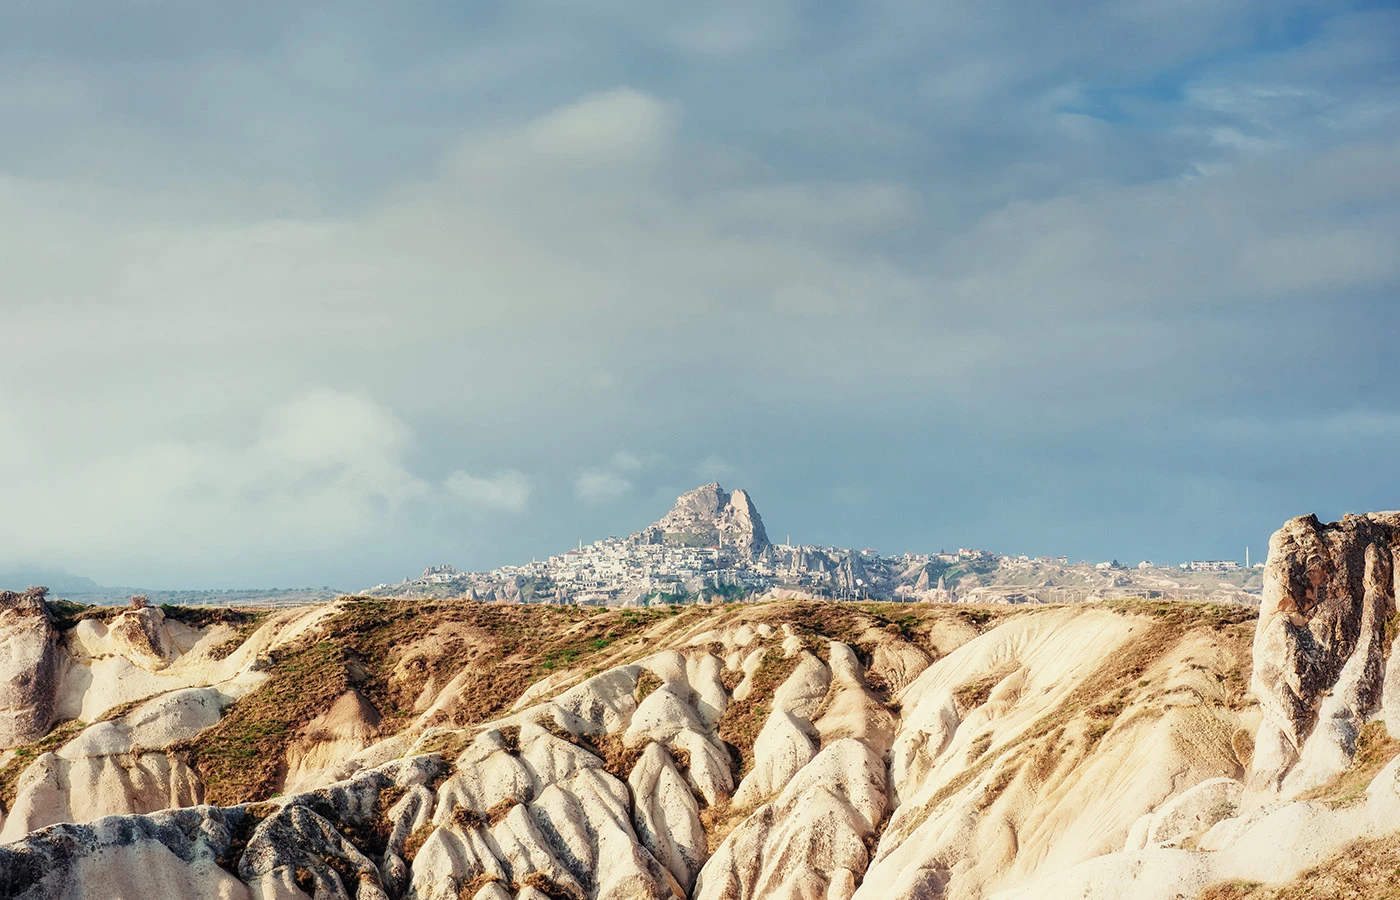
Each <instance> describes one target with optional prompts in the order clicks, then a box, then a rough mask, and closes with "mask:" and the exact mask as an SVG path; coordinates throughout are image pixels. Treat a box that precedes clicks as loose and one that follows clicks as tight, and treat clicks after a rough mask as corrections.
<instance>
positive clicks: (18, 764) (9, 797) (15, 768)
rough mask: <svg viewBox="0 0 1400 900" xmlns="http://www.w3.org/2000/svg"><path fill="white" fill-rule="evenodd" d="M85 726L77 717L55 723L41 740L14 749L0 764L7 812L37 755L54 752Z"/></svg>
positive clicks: (0, 801) (1, 802) (0, 793)
mask: <svg viewBox="0 0 1400 900" xmlns="http://www.w3.org/2000/svg"><path fill="white" fill-rule="evenodd" d="M84 727H86V725H85V723H83V722H79V721H78V720H76V719H73V720H71V721H68V722H63V723H61V724H59V725H55V726H54V727H53V728H52V729H50V730H49V733H48V734H46V735H44V736H43V737H41V738H40V739H39V740H37V741H34V742H32V743H29V744H25V745H23V746H21V747H16V748H15V749H14V752H13V753H11V754H10V758H9V760H8V761H6V763H5V765H3V766H0V806H3V808H4V810H5V812H9V811H10V807H11V806H13V805H14V802H15V791H16V788H17V787H18V785H19V777H20V775H22V774H24V770H25V769H26V768H27V767H28V766H29V764H30V763H32V762H33V761H34V760H35V759H36V758H37V757H39V756H42V755H43V754H45V753H52V752H53V751H55V750H57V749H58V748H59V747H62V746H63V745H64V744H66V743H68V742H69V741H71V740H72V739H73V738H75V737H77V736H78V733H79V732H81V731H82V730H83V728H84Z"/></svg>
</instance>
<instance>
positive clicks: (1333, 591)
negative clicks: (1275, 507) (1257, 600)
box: [1251, 512, 1400, 795]
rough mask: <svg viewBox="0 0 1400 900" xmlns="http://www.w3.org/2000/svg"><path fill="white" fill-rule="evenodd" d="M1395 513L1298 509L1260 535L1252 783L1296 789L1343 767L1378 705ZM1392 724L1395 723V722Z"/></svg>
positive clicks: (1398, 521)
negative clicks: (1264, 545)
mask: <svg viewBox="0 0 1400 900" xmlns="http://www.w3.org/2000/svg"><path fill="white" fill-rule="evenodd" d="M1397 549H1400V513H1394V512H1385V513H1370V514H1367V515H1362V516H1357V515H1349V516H1346V517H1344V518H1343V519H1342V520H1341V521H1340V522H1333V523H1330V524H1323V523H1322V522H1320V521H1318V518H1317V517H1316V516H1301V517H1299V518H1296V519H1291V520H1289V521H1288V522H1287V523H1285V524H1284V526H1283V527H1282V528H1280V529H1279V530H1278V531H1277V532H1275V534H1274V536H1273V538H1272V539H1271V540H1270V541H1269V559H1268V562H1267V563H1266V564H1265V568H1264V596H1263V600H1262V603H1261V605H1260V610H1259V625H1258V629H1257V631H1256V632H1255V638H1254V673H1253V690H1254V693H1255V695H1256V696H1257V697H1258V698H1259V706H1260V710H1261V712H1262V713H1263V714H1264V721H1263V722H1262V723H1261V724H1260V727H1259V733H1258V735H1257V737H1256V741H1255V743H1256V750H1255V757H1254V766H1253V777H1252V785H1251V786H1252V787H1253V788H1254V789H1255V790H1263V791H1270V792H1277V791H1281V792H1283V793H1284V794H1286V795H1293V794H1297V793H1299V792H1301V791H1304V790H1307V789H1308V788H1310V787H1314V786H1316V785H1317V784H1319V783H1321V782H1323V781H1325V780H1326V779H1327V778H1329V777H1331V776H1332V775H1333V774H1335V773H1336V772H1337V771H1340V770H1341V769H1343V768H1345V767H1346V766H1347V765H1348V764H1349V762H1350V760H1351V756H1352V754H1353V753H1354V752H1355V749H1356V739H1357V736H1358V734H1359V732H1360V730H1361V726H1362V725H1363V724H1364V723H1365V721H1366V720H1367V718H1369V717H1370V716H1371V715H1372V714H1374V713H1375V711H1376V710H1377V709H1378V708H1380V706H1381V700H1382V688H1383V686H1385V687H1387V688H1388V689H1392V690H1397V691H1400V684H1397V685H1395V686H1394V688H1390V686H1387V685H1383V682H1384V681H1385V680H1386V671H1385V656H1386V654H1385V622H1386V619H1387V618H1389V617H1390V616H1391V615H1393V614H1394V612H1395V609H1396V606H1395V598H1396V583H1395V573H1396V571H1397V569H1396V567H1395V565H1394V562H1393V557H1394V555H1395V553H1396V551H1397ZM1397 724H1400V723H1397Z"/></svg>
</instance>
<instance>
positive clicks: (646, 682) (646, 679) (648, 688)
mask: <svg viewBox="0 0 1400 900" xmlns="http://www.w3.org/2000/svg"><path fill="white" fill-rule="evenodd" d="M659 687H661V679H660V678H657V677H656V675H655V674H654V673H653V672H652V671H651V670H650V669H643V670H642V671H641V673H640V674H638V675H637V689H636V690H635V691H633V692H632V699H633V700H635V701H637V703H638V705H640V704H641V702H642V701H643V700H645V699H646V698H647V697H650V696H651V694H652V693H653V692H654V691H655V690H656V689H657V688H659Z"/></svg>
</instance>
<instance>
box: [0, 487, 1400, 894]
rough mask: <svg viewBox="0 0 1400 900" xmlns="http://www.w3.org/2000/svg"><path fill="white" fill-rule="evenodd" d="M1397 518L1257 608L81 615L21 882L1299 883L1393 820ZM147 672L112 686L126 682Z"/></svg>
mask: <svg viewBox="0 0 1400 900" xmlns="http://www.w3.org/2000/svg"><path fill="white" fill-rule="evenodd" d="M716 487H717V486H716ZM738 495H739V492H736V493H735V495H734V496H728V495H725V496H724V498H723V500H721V498H720V496H719V492H715V493H714V494H712V496H711V497H710V498H708V499H707V498H705V497H700V498H695V499H696V503H695V504H694V507H693V508H692V509H691V512H693V513H694V516H693V517H689V518H687V517H685V516H677V518H676V519H675V520H673V524H679V525H681V526H684V527H693V526H694V525H695V523H696V522H702V523H703V522H707V521H708V522H714V521H715V520H716V518H719V517H721V515H722V513H723V510H725V509H726V508H728V507H734V506H736V504H735V497H737V496H738ZM711 501H713V502H711ZM738 505H739V506H742V504H738ZM750 521H753V522H757V521H758V520H757V518H756V514H755V515H754V516H753V517H752V518H751V519H750ZM1393 525H1394V523H1393V522H1392V520H1391V518H1390V517H1388V516H1371V517H1360V518H1358V519H1356V520H1355V521H1352V520H1348V521H1345V522H1343V523H1340V524H1338V525H1334V526H1323V525H1321V524H1320V523H1317V522H1316V520H1311V519H1300V520H1294V521H1292V522H1290V523H1288V524H1287V525H1286V526H1285V528H1284V529H1283V530H1281V531H1280V533H1279V535H1277V536H1276V537H1275V540H1274V544H1273V547H1272V550H1271V556H1270V561H1269V564H1268V565H1269V570H1268V571H1269V584H1270V588H1269V591H1270V593H1269V595H1268V597H1269V599H1268V601H1267V602H1266V604H1265V607H1264V609H1263V613H1262V615H1261V616H1260V618H1259V620H1258V622H1257V623H1256V622H1255V620H1254V616H1255V612H1254V610H1252V609H1250V608H1244V607H1229V606H1212V605H1205V604H1201V605H1193V604H1174V603H1151V604H1147V603H1143V604H1126V603H1125V604H1113V605H1083V606H1066V607H1029V608H1021V609H1015V608H1009V607H1001V608H998V609H990V608H968V607H961V606H954V605H936V604H863V603H845V604H842V603H807V602H802V603H794V602H780V603H769V604H755V605H736V606H720V607H703V606H697V607H689V608H686V609H685V610H684V611H681V610H674V611H672V610H664V611H663V610H650V609H642V610H604V611H589V610H581V609H569V608H545V607H524V608H522V607H517V606H497V605H487V604H477V603H439V604H431V603H400V602H391V601H364V600H345V601H341V602H339V603H337V604H334V605H330V606H326V607H321V608H310V609H300V610H291V611H284V612H280V613H277V614H275V615H273V616H270V617H269V618H268V619H266V620H265V621H264V622H263V623H262V624H261V626H260V627H259V628H258V629H257V630H256V631H254V632H252V633H251V634H247V633H245V634H242V635H234V634H232V633H231V630H230V629H228V628H226V627H224V626H222V625H207V624H200V625H199V627H193V626H190V627H189V629H188V630H187V631H180V629H179V628H177V627H176V626H177V625H179V623H178V622H174V621H171V620H169V619H162V620H161V621H160V622H146V621H145V619H143V620H142V621H141V622H136V621H134V620H133V621H132V622H130V623H128V624H125V625H120V627H118V625H119V624H120V623H117V622H113V623H111V625H103V623H98V622H94V621H91V620H88V621H85V622H81V623H79V624H78V625H77V626H76V627H72V628H69V629H68V630H67V631H66V632H64V633H63V634H62V635H61V636H60V637H59V639H57V644H56V645H57V646H58V648H59V649H58V651H57V652H58V653H59V654H60V656H62V654H68V657H67V658H66V661H65V660H63V659H61V660H60V668H64V667H66V668H64V671H65V672H66V673H67V674H65V675H64V676H63V677H62V679H61V684H60V687H59V688H58V691H57V699H56V700H55V706H54V708H55V709H57V710H59V712H58V713H56V715H58V716H59V717H60V718H63V717H64V713H63V712H62V711H63V710H79V711H81V721H75V722H69V723H66V724H63V725H60V726H58V729H57V730H55V732H54V733H53V735H50V737H48V738H45V739H43V741H42V742H41V743H40V744H39V745H31V748H32V749H30V750H29V751H27V752H28V753H29V755H28V756H25V757H20V756H18V755H16V754H8V755H7V757H6V758H5V759H8V762H0V799H3V800H4V803H5V806H6V816H7V818H6V820H5V822H4V833H3V835H0V837H3V839H5V840H11V841H13V842H12V843H9V844H5V845H3V846H0V885H4V893H5V896H15V897H24V898H31V900H39V898H43V900H48V898H58V897H66V898H71V897H78V898H81V897H94V898H96V897H109V896H131V897H137V896H150V897H156V896H182V897H204V896H208V897H223V898H249V900H252V898H261V900H267V898H274V897H275V898H286V900H295V898H316V900H324V898H340V897H344V898H350V897H355V898H363V900H370V898H373V900H404V898H414V900H430V898H431V900H438V898H442V900H457V898H462V897H467V898H475V900H502V898H507V900H509V898H515V900H540V898H546V900H548V898H561V897H567V898H574V900H593V898H618V900H622V898H629V900H630V898H658V900H682V898H705V900H740V898H765V900H766V898H814V900H815V898H822V900H833V898H839V900H852V898H857V900H901V898H907V900H915V898H919V900H923V898H935V900H937V898H946V900H974V898H984V897H996V898H999V900H1011V898H1023V900H1032V898H1034V900H1058V898H1065V900H1069V898H1075V900H1079V898H1085V897H1091V898H1092V897H1102V898H1105V900H1108V898H1112V900H1148V898H1151V900H1156V898H1162V900H1176V898H1179V897H1196V896H1197V895H1198V894H1200V893H1201V892H1202V891H1203V890H1206V889H1207V886H1208V885H1209V884H1210V883H1211V882H1214V881H1217V880H1221V879H1252V880H1257V881H1267V880H1287V879H1290V878H1292V877H1293V876H1294V875H1296V874H1297V873H1298V872H1300V871H1302V870H1303V869H1305V868H1307V867H1309V866H1315V865H1319V864H1321V865H1327V864H1328V863H1327V860H1328V859H1329V857H1330V856H1331V855H1332V854H1334V853H1337V852H1339V851H1340V850H1341V848H1343V847H1345V846H1348V842H1349V841H1351V840H1353V839H1355V838H1357V837H1360V836H1370V837H1373V838H1378V837H1383V836H1385V835H1387V834H1391V833H1400V761H1395V760H1394V759H1393V757H1394V754H1395V751H1396V749H1397V748H1400V742H1393V741H1391V740H1389V739H1388V738H1387V737H1386V735H1385V732H1384V729H1383V728H1381V726H1380V718H1381V717H1383V716H1384V715H1385V711H1386V707H1387V706H1389V705H1390V704H1389V703H1387V702H1386V701H1388V700H1389V699H1390V698H1389V696H1388V695H1387V694H1386V691H1385V689H1384V687H1383V685H1384V684H1385V683H1386V666H1388V665H1389V659H1390V658H1391V657H1388V656H1387V654H1386V652H1385V648H1384V647H1383V646H1382V641H1381V637H1383V636H1384V634H1385V622H1386V621H1387V620H1388V619H1390V618H1391V617H1392V615H1393V614H1394V600H1393V587H1392V588H1389V589H1388V590H1390V591H1391V593H1387V588H1386V587H1385V585H1387V584H1391V585H1393V578H1392V579H1391V580H1390V581H1387V578H1388V577H1390V575H1391V572H1392V570H1393V567H1392V568H1386V566H1387V565H1388V560H1389V556H1388V554H1389V552H1390V549H1389V548H1390V547H1391V544H1390V535H1391V534H1392V532H1391V531H1390V529H1391V528H1392V527H1393ZM716 527H717V526H716ZM758 528H759V529H761V524H759V526H758ZM757 530H758V529H755V531H757ZM124 615H128V616H129V615H131V613H130V612H129V613H126V614H124ZM98 626H101V628H100V629H99V627H98ZM138 626H139V627H140V630H141V632H142V633H143V634H145V635H146V636H147V637H149V638H150V640H139V639H137V638H136V637H134V631H133V629H137V628H138ZM147 626H150V627H149V628H147ZM220 629H223V630H220ZM152 647H165V648H167V651H168V652H167V651H160V652H154V653H153V652H149V651H150V648H152ZM104 667H105V668H104ZM118 669H119V670H120V671H121V672H122V673H124V676H125V677H123V678H121V679H119V683H121V684H122V685H124V687H123V688H122V691H121V693H120V694H115V693H111V690H112V689H111V688H101V687H99V685H102V684H108V683H109V682H108V680H107V679H106V678H101V677H97V676H98V675H99V674H101V673H106V672H112V671H116V670H118ZM85 673H86V674H85ZM1250 673H1252V684H1253V691H1254V694H1255V695H1257V697H1258V700H1257V701H1256V700H1255V699H1254V697H1253V696H1251V694H1250V692H1249V685H1250V684H1251V679H1250ZM1329 704H1331V705H1329ZM74 718H78V716H76V715H75V716H74ZM99 720H103V721H99ZM1349 726H1354V733H1352V735H1351V738H1350V740H1344V739H1342V738H1340V737H1338V736H1339V735H1342V736H1344V735H1345V734H1347V733H1348V732H1346V730H1345V728H1346V727H1349ZM1319 735H1323V736H1326V740H1327V743H1326V746H1328V747H1331V748H1334V750H1335V752H1334V753H1333V755H1331V756H1328V755H1327V754H1323V753H1320V752H1315V751H1313V750H1311V749H1309V748H1310V747H1311V746H1312V744H1313V742H1315V741H1319V740H1320V739H1319V737H1318V736H1319ZM1270 741H1277V742H1278V745H1279V746H1285V747H1291V748H1295V750H1296V752H1295V753H1294V754H1293V755H1292V756H1291V757H1290V756H1287V754H1284V755H1282V756H1281V755H1279V754H1276V753H1273V750H1272V749H1271V748H1273V747H1274V746H1275V744H1271V743H1270ZM44 742H47V743H44ZM21 749H24V748H21ZM41 750H42V751H43V752H37V751H41ZM1353 752H1354V755H1355V759H1353V758H1352V755H1353ZM1280 759H1283V760H1284V763H1283V764H1282V766H1280V763H1279V760H1280ZM1316 761H1322V762H1321V763H1318V762H1316ZM1324 763H1325V765H1324ZM16 767H17V768H18V770H19V771H22V773H23V774H17V770H16ZM1304 767H1311V768H1309V769H1308V771H1309V772H1311V773H1312V774H1310V775H1309V776H1308V780H1307V782H1306V784H1307V785H1308V786H1306V787H1305V786H1304V782H1302V781H1300V780H1298V779H1299V776H1298V773H1299V772H1300V771H1303V770H1304ZM200 803H211V804H212V805H198V804H200ZM162 806H176V807H183V808H179V809H175V810H167V811H163V812H150V810H155V809H159V808H161V807H162ZM113 814H116V815H113ZM102 816H106V818H101V817H102ZM63 820H69V821H72V822H76V823H77V824H63V825H53V826H52V827H48V828H43V827H41V826H46V825H49V824H50V823H53V822H59V821H63ZM35 829H38V830H35ZM1202 896H1210V894H1209V893H1207V894H1203V895H1202ZM1219 896H1228V895H1219Z"/></svg>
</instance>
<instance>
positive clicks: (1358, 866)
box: [1200, 834, 1400, 900]
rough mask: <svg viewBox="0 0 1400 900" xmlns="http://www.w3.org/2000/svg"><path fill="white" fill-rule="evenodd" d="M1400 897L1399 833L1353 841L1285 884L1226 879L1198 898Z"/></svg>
mask: <svg viewBox="0 0 1400 900" xmlns="http://www.w3.org/2000/svg"><path fill="white" fill-rule="evenodd" d="M1360 898H1365V900H1400V835H1396V834H1391V835H1387V836H1385V837H1382V838H1363V839H1361V840H1357V841H1353V842H1352V843H1350V844H1348V845H1347V846H1345V847H1343V848H1342V849H1341V850H1340V851H1338V852H1337V853H1336V854H1334V855H1333V856H1332V857H1331V858H1330V859H1328V860H1327V861H1326V862H1324V863H1323V864H1322V865H1320V866H1315V867H1313V868H1311V869H1308V870H1307V871H1305V872H1303V873H1302V874H1301V875H1299V876H1298V877H1297V878H1294V879H1293V880H1292V881H1289V882H1286V883H1284V884H1275V885H1266V884H1260V883H1259V882H1257V881H1227V882H1221V883H1218V884H1213V885H1210V886H1208V887H1207V888H1206V889H1205V890H1204V891H1202V892H1201V895H1200V900H1360Z"/></svg>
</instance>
